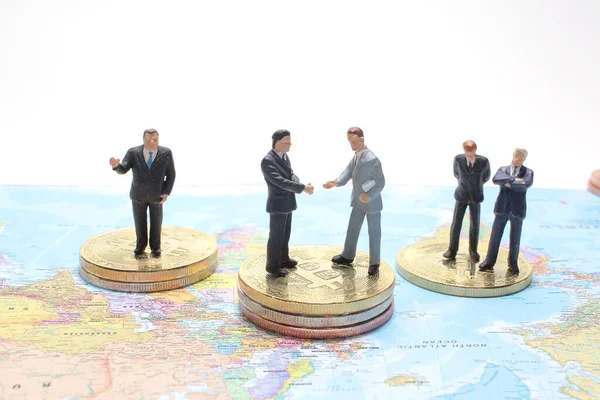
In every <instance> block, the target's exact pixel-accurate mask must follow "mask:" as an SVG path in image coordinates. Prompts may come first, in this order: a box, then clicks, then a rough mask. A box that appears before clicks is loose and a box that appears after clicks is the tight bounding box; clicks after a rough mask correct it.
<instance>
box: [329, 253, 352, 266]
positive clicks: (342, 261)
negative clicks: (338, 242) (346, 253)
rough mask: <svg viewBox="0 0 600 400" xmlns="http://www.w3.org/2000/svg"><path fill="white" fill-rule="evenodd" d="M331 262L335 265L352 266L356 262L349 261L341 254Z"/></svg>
mask: <svg viewBox="0 0 600 400" xmlns="http://www.w3.org/2000/svg"><path fill="white" fill-rule="evenodd" d="M331 261H333V262H334V263H335V264H341V265H350V264H352V261H354V259H352V260H349V259H347V258H345V257H342V255H341V254H338V255H337V256H333V258H332V259H331Z"/></svg>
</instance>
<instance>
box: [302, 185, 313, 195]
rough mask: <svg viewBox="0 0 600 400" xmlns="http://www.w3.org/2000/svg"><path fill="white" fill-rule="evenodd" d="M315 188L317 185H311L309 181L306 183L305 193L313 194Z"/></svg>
mask: <svg viewBox="0 0 600 400" xmlns="http://www.w3.org/2000/svg"><path fill="white" fill-rule="evenodd" d="M314 190H315V187H314V186H313V185H311V184H310V183H307V184H306V185H304V193H307V194H313V191H314Z"/></svg>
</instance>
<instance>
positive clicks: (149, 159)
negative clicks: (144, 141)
mask: <svg viewBox="0 0 600 400" xmlns="http://www.w3.org/2000/svg"><path fill="white" fill-rule="evenodd" d="M148 153H150V157H148V161H146V165H148V168H150V166H151V165H152V152H151V151H149V152H148Z"/></svg>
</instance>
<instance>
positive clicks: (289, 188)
mask: <svg viewBox="0 0 600 400" xmlns="http://www.w3.org/2000/svg"><path fill="white" fill-rule="evenodd" d="M272 139H273V143H272V147H273V148H272V149H271V151H269V152H268V153H267V155H266V156H265V157H264V158H263V159H262V161H261V163H260V169H261V170H262V173H263V177H264V178H265V182H267V188H268V190H269V195H268V197H267V212H268V213H269V214H270V222H269V240H268V241H267V265H266V270H267V272H269V273H270V274H272V275H275V276H276V277H283V276H286V275H287V273H286V271H285V270H284V269H283V268H293V267H295V266H296V264H298V262H297V261H296V260H292V259H291V258H290V254H289V246H288V243H289V241H290V233H291V230H292V212H293V211H294V210H296V194H300V193H302V192H304V193H307V194H312V193H313V190H314V187H313V186H312V185H311V184H310V183H307V184H306V185H304V184H302V183H300V180H299V179H298V177H297V176H296V175H295V174H294V171H293V170H292V164H291V162H290V158H289V156H288V155H287V152H288V151H289V150H290V147H291V145H292V139H291V136H290V132H289V131H287V130H285V129H280V130H278V131H276V132H275V133H274V134H273V136H272Z"/></svg>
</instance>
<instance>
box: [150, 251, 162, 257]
mask: <svg viewBox="0 0 600 400" xmlns="http://www.w3.org/2000/svg"><path fill="white" fill-rule="evenodd" d="M151 255H152V257H154V258H159V257H160V250H152V254H151Z"/></svg>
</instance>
